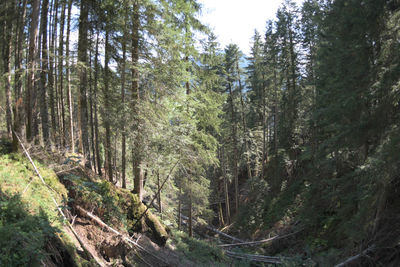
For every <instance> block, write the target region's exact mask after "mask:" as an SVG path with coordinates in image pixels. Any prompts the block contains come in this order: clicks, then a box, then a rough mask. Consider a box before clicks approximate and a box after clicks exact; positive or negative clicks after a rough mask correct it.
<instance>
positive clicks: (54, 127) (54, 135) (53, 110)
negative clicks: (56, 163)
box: [48, 0, 58, 144]
mask: <svg viewBox="0 0 400 267" xmlns="http://www.w3.org/2000/svg"><path fill="white" fill-rule="evenodd" d="M57 7H58V1H57V0H53V3H52V5H51V11H50V14H51V15H52V16H53V18H52V23H53V25H52V27H51V35H50V36H51V38H50V45H49V51H50V55H49V65H50V66H49V75H48V79H49V80H48V92H49V100H50V101H49V105H50V114H51V128H52V134H51V135H52V139H53V141H54V142H55V143H56V144H58V138H57V114H58V112H57V110H56V102H57V101H56V99H55V94H54V90H55V81H54V58H55V55H54V52H55V39H56V32H57Z"/></svg>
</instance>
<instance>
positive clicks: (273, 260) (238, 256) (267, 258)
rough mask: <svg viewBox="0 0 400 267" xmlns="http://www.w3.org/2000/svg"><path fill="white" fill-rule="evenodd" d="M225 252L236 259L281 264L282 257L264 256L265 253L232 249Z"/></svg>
mask: <svg viewBox="0 0 400 267" xmlns="http://www.w3.org/2000/svg"><path fill="white" fill-rule="evenodd" d="M225 254H226V255H227V256H228V257H231V258H236V259H244V260H248V261H255V262H263V263H270V264H281V263H282V262H281V258H280V257H272V256H264V255H256V254H244V253H237V252H232V251H226V252H225Z"/></svg>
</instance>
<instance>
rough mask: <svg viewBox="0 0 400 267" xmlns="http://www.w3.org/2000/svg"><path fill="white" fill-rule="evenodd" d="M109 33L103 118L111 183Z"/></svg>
mask: <svg viewBox="0 0 400 267" xmlns="http://www.w3.org/2000/svg"><path fill="white" fill-rule="evenodd" d="M109 35H110V33H109V31H108V30H106V40H105V42H106V43H105V57H104V72H105V73H104V110H105V114H104V116H103V120H104V128H105V129H106V143H105V149H106V153H107V171H108V179H109V180H110V182H112V181H113V164H112V147H111V125H110V117H108V116H109V115H110V100H111V99H110V97H111V95H110V88H109V81H110V70H109V68H108V63H109V61H110V44H109Z"/></svg>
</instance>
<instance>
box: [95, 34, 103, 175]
mask: <svg viewBox="0 0 400 267" xmlns="http://www.w3.org/2000/svg"><path fill="white" fill-rule="evenodd" d="M98 60H99V32H97V34H96V50H95V55H94V103H93V105H94V133H95V135H96V138H95V140H96V141H95V142H96V160H97V164H96V165H97V173H98V174H99V175H100V176H102V171H101V159H100V148H99V142H100V136H99V119H98V116H97V81H98V77H99V62H98Z"/></svg>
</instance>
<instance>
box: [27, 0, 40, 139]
mask: <svg viewBox="0 0 400 267" xmlns="http://www.w3.org/2000/svg"><path fill="white" fill-rule="evenodd" d="M39 9H40V1H39V0H32V13H31V25H30V27H29V53H28V80H27V89H26V106H25V109H26V116H27V126H26V138H27V140H28V141H32V138H33V132H32V130H33V127H32V126H33V125H32V121H33V117H32V104H33V103H32V95H33V93H34V92H33V90H35V71H36V51H37V46H36V39H37V36H38V25H39Z"/></svg>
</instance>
